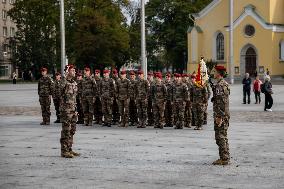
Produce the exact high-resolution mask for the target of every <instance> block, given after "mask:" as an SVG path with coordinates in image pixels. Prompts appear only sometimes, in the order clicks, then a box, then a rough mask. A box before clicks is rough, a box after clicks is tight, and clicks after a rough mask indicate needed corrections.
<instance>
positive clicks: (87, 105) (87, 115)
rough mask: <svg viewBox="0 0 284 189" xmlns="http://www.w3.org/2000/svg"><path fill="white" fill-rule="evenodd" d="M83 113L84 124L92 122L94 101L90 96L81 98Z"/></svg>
mask: <svg viewBox="0 0 284 189" xmlns="http://www.w3.org/2000/svg"><path fill="white" fill-rule="evenodd" d="M82 106H83V114H84V121H85V124H92V121H93V115H94V101H93V97H92V96H86V97H83V98H82Z"/></svg>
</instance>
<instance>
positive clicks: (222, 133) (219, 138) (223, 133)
mask: <svg viewBox="0 0 284 189" xmlns="http://www.w3.org/2000/svg"><path fill="white" fill-rule="evenodd" d="M229 119H230V117H229V116H225V117H222V120H223V122H222V124H221V125H220V126H219V127H218V126H217V124H216V120H215V118H214V130H215V140H216V144H217V145H218V147H219V156H220V159H221V160H224V161H228V160H230V152H229V143H228V137H227V131H228V128H229Z"/></svg>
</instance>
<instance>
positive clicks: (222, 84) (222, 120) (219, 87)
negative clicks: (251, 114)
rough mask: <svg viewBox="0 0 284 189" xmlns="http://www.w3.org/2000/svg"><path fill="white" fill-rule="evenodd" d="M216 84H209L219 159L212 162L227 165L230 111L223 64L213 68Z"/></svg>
mask: <svg viewBox="0 0 284 189" xmlns="http://www.w3.org/2000/svg"><path fill="white" fill-rule="evenodd" d="M213 74H214V78H215V79H216V80H217V82H216V84H213V83H212V84H211V87H212V92H213V98H212V99H211V101H212V103H213V117H214V130H215V140H216V144H217V145H218V147H219V156H220V159H218V160H216V161H214V162H213V165H228V164H229V163H230V152H229V143H228V136H227V131H228V128H229V120H230V112H229V95H230V88H229V84H228V83H227V82H226V81H225V80H224V76H226V68H225V67H223V66H215V69H213Z"/></svg>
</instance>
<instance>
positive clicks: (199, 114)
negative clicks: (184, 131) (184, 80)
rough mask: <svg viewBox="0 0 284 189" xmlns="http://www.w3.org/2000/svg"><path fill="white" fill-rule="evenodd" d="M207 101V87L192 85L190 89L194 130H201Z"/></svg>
mask: <svg viewBox="0 0 284 189" xmlns="http://www.w3.org/2000/svg"><path fill="white" fill-rule="evenodd" d="M207 101H208V91H207V87H206V86H205V85H203V86H202V87H199V86H197V85H196V84H193V87H192V108H193V109H192V110H193V112H194V114H193V115H194V120H195V124H196V127H195V129H196V130H200V129H202V125H203V122H204V112H205V108H206V103H207Z"/></svg>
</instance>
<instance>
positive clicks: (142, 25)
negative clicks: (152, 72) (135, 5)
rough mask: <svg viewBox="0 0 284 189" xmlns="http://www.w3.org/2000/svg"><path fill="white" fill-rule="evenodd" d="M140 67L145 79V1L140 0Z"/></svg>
mask: <svg viewBox="0 0 284 189" xmlns="http://www.w3.org/2000/svg"><path fill="white" fill-rule="evenodd" d="M141 66H142V70H143V72H144V77H145V79H146V78H147V57H146V38H145V0H141Z"/></svg>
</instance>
